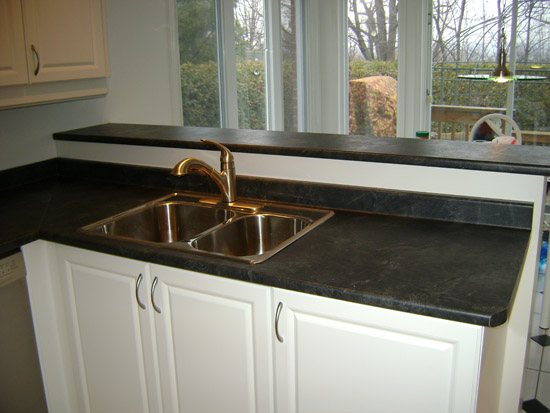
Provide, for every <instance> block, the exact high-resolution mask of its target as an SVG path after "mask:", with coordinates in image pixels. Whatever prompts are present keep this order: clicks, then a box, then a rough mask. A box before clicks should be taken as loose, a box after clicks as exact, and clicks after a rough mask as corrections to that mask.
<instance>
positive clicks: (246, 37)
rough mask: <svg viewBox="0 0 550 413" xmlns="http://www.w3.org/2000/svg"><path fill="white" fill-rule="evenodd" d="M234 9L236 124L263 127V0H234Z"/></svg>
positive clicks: (248, 127)
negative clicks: (237, 111) (237, 115)
mask: <svg viewBox="0 0 550 413" xmlns="http://www.w3.org/2000/svg"><path fill="white" fill-rule="evenodd" d="M234 13H235V14H234V17H235V61H236V65H237V100H238V110H239V128H241V129H265V128H266V113H265V59H264V50H265V24H264V16H265V12H264V3H263V0H235V11H234Z"/></svg>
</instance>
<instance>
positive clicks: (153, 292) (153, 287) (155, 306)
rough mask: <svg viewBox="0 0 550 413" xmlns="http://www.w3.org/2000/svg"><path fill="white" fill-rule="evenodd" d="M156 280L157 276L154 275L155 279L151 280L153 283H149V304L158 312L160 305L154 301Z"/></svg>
mask: <svg viewBox="0 0 550 413" xmlns="http://www.w3.org/2000/svg"><path fill="white" fill-rule="evenodd" d="M158 281H159V279H158V277H155V279H154V280H153V284H152V285H151V304H152V305H153V308H154V309H155V311H156V312H157V313H159V314H160V313H161V311H160V307H159V306H157V303H155V288H157V283H158Z"/></svg>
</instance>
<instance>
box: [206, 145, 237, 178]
mask: <svg viewBox="0 0 550 413" xmlns="http://www.w3.org/2000/svg"><path fill="white" fill-rule="evenodd" d="M201 142H204V143H209V144H211V145H214V146H216V147H217V148H218V149H219V150H220V151H221V154H220V162H221V169H222V171H223V170H226V169H228V168H231V169H234V168H235V163H234V161H233V154H232V153H231V151H230V150H229V149H228V148H227V147H226V146H224V145H222V144H221V143H219V142H215V141H210V140H208V139H201Z"/></svg>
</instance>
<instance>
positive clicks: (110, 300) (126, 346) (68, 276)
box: [51, 247, 161, 413]
mask: <svg viewBox="0 0 550 413" xmlns="http://www.w3.org/2000/svg"><path fill="white" fill-rule="evenodd" d="M56 251H57V259H58V270H59V277H60V283H59V285H60V286H61V288H62V289H63V290H64V291H63V294H62V296H63V297H64V307H65V312H66V314H67V322H68V323H67V324H68V325H67V328H68V330H69V341H70V342H69V343H68V345H67V347H68V348H69V349H70V356H71V359H70V363H69V364H70V365H72V366H73V370H74V376H76V378H77V381H78V383H77V385H76V390H77V392H78V394H77V397H76V400H77V404H78V406H77V411H78V412H88V413H110V412H112V413H115V412H116V413H146V412H151V413H156V412H160V411H161V410H160V409H159V408H158V406H159V405H158V403H159V399H158V395H157V384H158V377H157V373H156V372H157V363H156V357H155V354H154V351H153V348H154V343H153V324H152V321H153V320H152V315H151V313H150V312H148V311H144V310H142V309H141V308H140V307H139V304H138V301H137V299H136V295H137V296H138V297H139V299H140V301H141V302H142V303H146V302H147V291H146V290H145V288H144V287H145V286H146V285H147V283H148V282H149V274H148V268H147V265H145V264H144V263H141V262H138V261H133V260H128V259H124V258H118V257H113V256H110V255H105V254H99V253H95V252H89V251H84V250H79V249H75V248H68V247H57V248H56ZM138 277H140V280H141V286H140V287H141V288H139V290H138V289H136V287H137V286H138V285H137V282H138ZM147 304H148V303H147ZM51 413H55V412H51Z"/></svg>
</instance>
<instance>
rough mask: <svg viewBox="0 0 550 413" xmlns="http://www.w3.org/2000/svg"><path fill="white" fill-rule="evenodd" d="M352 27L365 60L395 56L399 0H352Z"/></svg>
mask: <svg viewBox="0 0 550 413" xmlns="http://www.w3.org/2000/svg"><path fill="white" fill-rule="evenodd" d="M348 27H349V30H350V34H349V39H350V42H351V43H352V45H355V46H356V47H357V48H358V49H359V52H360V53H361V55H362V56H363V58H364V59H365V60H395V56H396V50H397V0H350V1H349V14H348Z"/></svg>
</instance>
